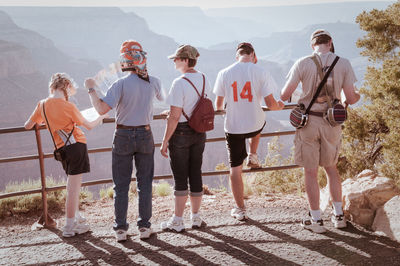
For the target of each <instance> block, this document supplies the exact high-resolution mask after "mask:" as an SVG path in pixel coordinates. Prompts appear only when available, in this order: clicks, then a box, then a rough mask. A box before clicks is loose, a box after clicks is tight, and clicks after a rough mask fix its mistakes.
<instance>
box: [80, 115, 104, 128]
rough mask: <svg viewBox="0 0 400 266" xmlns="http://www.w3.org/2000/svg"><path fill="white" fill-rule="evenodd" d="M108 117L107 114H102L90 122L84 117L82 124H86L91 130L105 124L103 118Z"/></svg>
mask: <svg viewBox="0 0 400 266" xmlns="http://www.w3.org/2000/svg"><path fill="white" fill-rule="evenodd" d="M107 117H108V115H107V114H105V115H101V116H99V117H98V118H97V119H96V120H93V121H90V122H89V121H88V120H86V119H84V121H83V124H82V126H84V127H85V128H86V129H88V130H91V129H92V128H94V127H96V126H98V125H101V124H103V119H104V118H107Z"/></svg>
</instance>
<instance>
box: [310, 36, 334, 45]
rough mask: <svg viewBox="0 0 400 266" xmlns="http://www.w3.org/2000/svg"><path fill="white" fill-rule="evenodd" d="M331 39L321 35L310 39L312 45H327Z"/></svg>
mask: <svg viewBox="0 0 400 266" xmlns="http://www.w3.org/2000/svg"><path fill="white" fill-rule="evenodd" d="M330 40H332V38H331V37H330V36H329V35H326V34H322V35H319V36H317V37H315V38H314V39H312V41H311V43H312V45H318V44H327V43H328V42H329V41H330Z"/></svg>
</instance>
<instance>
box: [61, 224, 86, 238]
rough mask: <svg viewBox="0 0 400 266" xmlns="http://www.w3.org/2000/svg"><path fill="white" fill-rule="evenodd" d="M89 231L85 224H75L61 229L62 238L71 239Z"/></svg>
mask: <svg viewBox="0 0 400 266" xmlns="http://www.w3.org/2000/svg"><path fill="white" fill-rule="evenodd" d="M89 230H90V226H89V225H88V224H85V223H77V222H75V223H74V224H73V225H72V226H64V227H63V233H62V235H63V237H73V236H75V235H76V234H77V235H79V234H84V233H86V232H87V231H89Z"/></svg>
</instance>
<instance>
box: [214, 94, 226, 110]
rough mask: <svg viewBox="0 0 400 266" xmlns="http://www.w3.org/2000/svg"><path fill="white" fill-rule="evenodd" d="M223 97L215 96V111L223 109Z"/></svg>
mask: <svg viewBox="0 0 400 266" xmlns="http://www.w3.org/2000/svg"><path fill="white" fill-rule="evenodd" d="M224 99H225V97H223V96H217V98H215V108H216V109H217V111H222V110H224Z"/></svg>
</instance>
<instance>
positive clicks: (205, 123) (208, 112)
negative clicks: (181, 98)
mask: <svg viewBox="0 0 400 266" xmlns="http://www.w3.org/2000/svg"><path fill="white" fill-rule="evenodd" d="M202 75H203V91H202V92H201V95H200V93H199V91H198V90H197V89H196V86H194V84H193V83H192V82H191V81H190V80H189V79H188V78H186V77H182V78H183V79H185V80H186V81H187V82H189V83H190V85H192V87H193V88H194V89H195V90H196V92H197V95H199V97H200V99H199V100H198V101H197V103H196V106H195V107H194V109H193V112H192V116H191V117H190V118H189V117H188V116H187V115H186V113H185V111H183V109H182V113H183V115H184V116H185V117H186V119H187V121H188V122H189V126H190V127H191V128H192V129H193V130H195V131H197V132H199V133H204V132H206V131H210V130H213V129H214V107H213V103H212V101H211V100H210V99H208V98H207V96H206V95H204V88H205V77H204V74H202Z"/></svg>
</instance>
